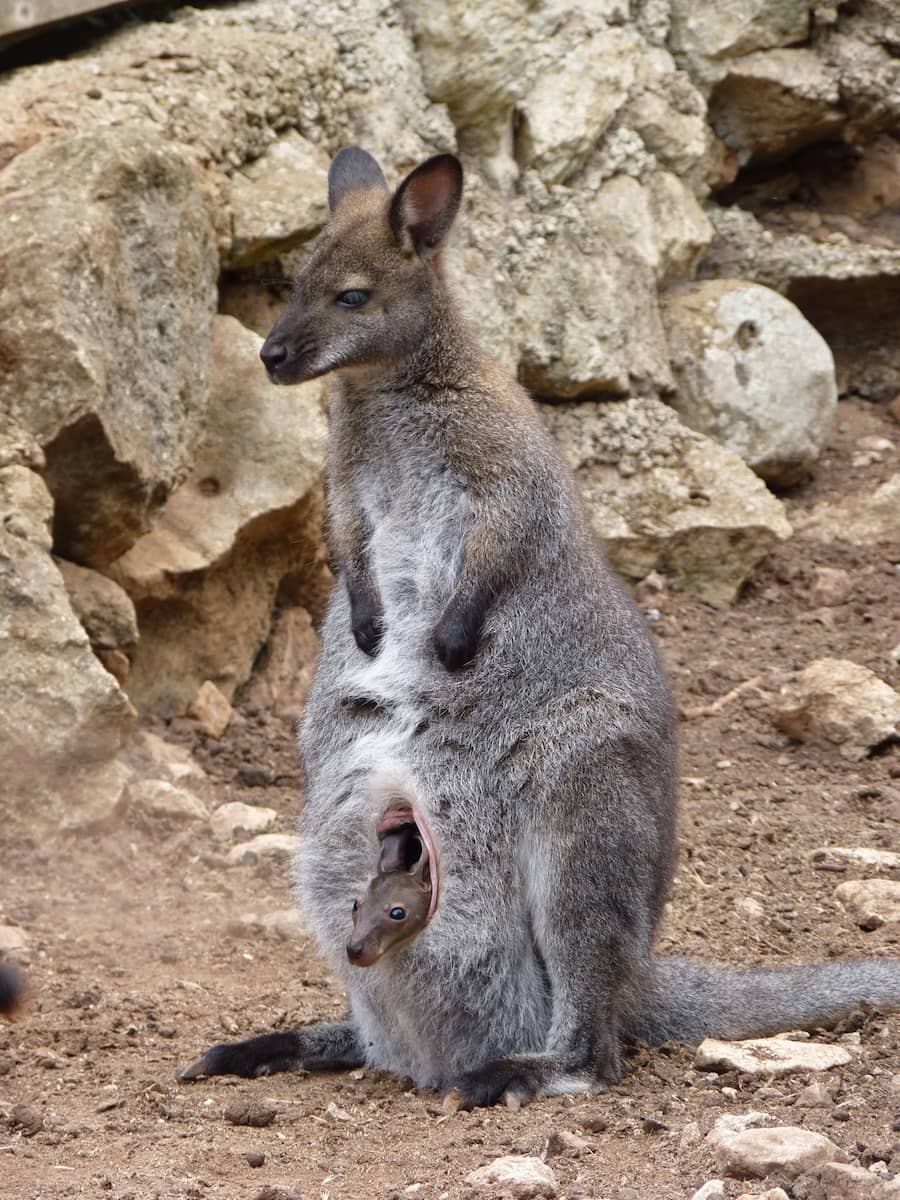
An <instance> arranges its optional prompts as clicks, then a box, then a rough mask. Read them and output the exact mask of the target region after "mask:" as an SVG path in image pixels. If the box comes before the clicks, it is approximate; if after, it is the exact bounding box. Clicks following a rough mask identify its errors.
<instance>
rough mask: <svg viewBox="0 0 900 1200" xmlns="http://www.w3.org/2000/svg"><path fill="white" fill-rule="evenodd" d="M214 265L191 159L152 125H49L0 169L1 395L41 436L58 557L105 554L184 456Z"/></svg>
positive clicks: (140, 523)
mask: <svg viewBox="0 0 900 1200" xmlns="http://www.w3.org/2000/svg"><path fill="white" fill-rule="evenodd" d="M0 103H2V98H0ZM0 111H2V110H0ZM216 269H217V260H216V253H215V240H214V237H213V230H212V224H211V221H210V218H209V214H208V212H207V209H206V206H205V204H204V200H203V196H202V194H201V191H200V188H199V187H198V184H197V180H196V178H195V176H194V172H193V170H192V168H191V165H190V163H189V162H188V161H187V160H186V158H185V157H184V155H183V154H182V153H181V152H180V151H179V150H178V149H177V148H175V147H172V146H168V145H166V144H165V143H164V142H163V141H162V140H161V139H160V138H158V137H154V136H153V135H152V134H151V133H150V132H149V131H148V132H147V134H146V135H145V136H142V137H141V138H140V139H135V137H134V135H133V134H132V133H130V132H128V131H121V130H103V131H102V132H101V131H93V132H90V133H83V134H79V135H77V136H74V137H70V138H63V137H55V138H47V139H45V140H44V141H42V142H40V143H38V144H37V145H36V146H34V147H33V148H31V149H29V150H26V151H25V152H24V153H22V154H20V155H19V156H18V157H17V158H15V159H14V160H13V161H12V163H10V165H9V166H8V167H7V168H6V169H5V170H4V171H3V172H2V174H0V277H2V278H3V279H4V280H6V281H7V283H6V285H5V286H4V288H3V289H2V292H0V327H2V334H0V358H2V360H3V362H4V365H5V368H6V369H5V370H4V371H3V373H2V375H0V406H3V407H5V408H7V409H8V410H9V412H11V413H12V414H13V416H15V417H16V418H18V420H19V421H20V422H21V423H22V424H24V425H26V426H27V428H28V429H29V430H30V431H31V433H33V434H34V436H35V437H36V438H37V440H38V441H39V442H40V444H41V445H42V446H43V448H44V451H45V454H46V458H47V465H46V471H45V477H46V480H47V484H48V486H49V488H50V491H51V493H52V494H53V497H54V499H55V501H56V508H55V517H54V531H53V533H54V545H55V548H56V550H57V551H58V552H59V553H60V554H62V555H63V556H64V557H66V558H70V559H73V560H74V561H76V562H81V563H85V564H88V565H92V566H103V565H105V564H106V563H108V562H110V561H112V559H114V558H116V557H118V555H119V554H121V553H123V552H124V551H125V550H127V549H128V547H129V546H130V545H131V544H132V543H133V542H134V541H135V540H136V538H137V537H138V536H139V535H140V534H141V533H143V532H144V531H146V530H147V529H148V528H149V527H150V524H151V523H152V521H153V518H154V517H155V516H156V514H157V513H158V511H159V510H160V508H161V507H162V505H163V503H164V502H165V499H166V497H167V496H168V494H169V492H170V491H171V490H172V488H173V486H174V484H175V482H176V480H177V479H178V477H179V475H180V474H181V473H183V471H184V470H185V468H186V466H187V465H188V463H189V462H190V460H191V455H192V452H193V450H194V446H195V444H196V442H197V440H198V438H199V436H200V434H201V432H202V429H203V424H204V418H205V411H206V392H207V387H208V377H209V339H208V330H209V325H210V321H211V318H212V314H213V311H214V309H215V286H214V285H215V276H216Z"/></svg>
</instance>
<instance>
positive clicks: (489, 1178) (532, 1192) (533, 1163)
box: [466, 1154, 557, 1197]
mask: <svg viewBox="0 0 900 1200" xmlns="http://www.w3.org/2000/svg"><path fill="white" fill-rule="evenodd" d="M466 1183H467V1184H468V1185H469V1186H470V1187H473V1188H477V1189H478V1190H479V1191H482V1192H494V1193H497V1192H498V1191H499V1192H511V1193H512V1195H514V1196H517V1197H530V1196H555V1195H556V1192H557V1183H556V1176H555V1175H554V1173H553V1171H552V1170H551V1169H550V1167H548V1166H547V1164H546V1163H545V1162H542V1161H541V1160H540V1159H539V1158H531V1157H528V1156H527V1155H524V1154H506V1155H504V1156H503V1157H502V1158H495V1159H494V1161H493V1162H491V1163H488V1164H487V1166H484V1167H479V1168H478V1170H477V1171H470V1172H469V1174H468V1175H467V1176H466Z"/></svg>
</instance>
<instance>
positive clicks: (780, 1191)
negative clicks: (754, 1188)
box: [737, 1187, 791, 1200]
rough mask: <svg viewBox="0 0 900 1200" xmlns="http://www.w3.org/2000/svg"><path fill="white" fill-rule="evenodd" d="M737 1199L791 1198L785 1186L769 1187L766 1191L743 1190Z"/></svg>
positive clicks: (773, 1199) (770, 1199) (783, 1199)
mask: <svg viewBox="0 0 900 1200" xmlns="http://www.w3.org/2000/svg"><path fill="white" fill-rule="evenodd" d="M737 1200H791V1198H790V1196H789V1195H788V1194H787V1192H786V1191H785V1190H784V1188H780V1187H776V1188H767V1189H766V1191H764V1192H741V1194H740V1195H739V1196H738V1198H737Z"/></svg>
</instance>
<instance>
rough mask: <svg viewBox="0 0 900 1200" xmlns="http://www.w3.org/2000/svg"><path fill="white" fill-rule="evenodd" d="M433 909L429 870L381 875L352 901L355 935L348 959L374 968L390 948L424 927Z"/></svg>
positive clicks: (359, 965) (349, 946)
mask: <svg viewBox="0 0 900 1200" xmlns="http://www.w3.org/2000/svg"><path fill="white" fill-rule="evenodd" d="M430 906H431V882H430V879H429V878H428V872H427V869H424V870H413V871H410V872H407V871H393V872H391V873H390V874H388V875H383V874H380V873H379V874H378V875H376V876H375V878H374V879H373V880H372V882H371V883H370V884H369V886H368V887H367V888H366V890H365V892H363V894H362V895H361V896H360V897H359V899H357V900H354V901H353V933H352V934H351V935H350V939H349V941H348V942H347V958H348V959H349V960H350V962H351V963H352V964H353V966H354V967H371V966H372V965H373V964H374V963H376V962H378V960H379V958H381V956H382V955H383V954H385V953H386V952H387V951H388V950H390V949H391V947H393V946H396V945H398V944H399V943H400V942H405V941H408V940H409V939H410V938H412V937H415V935H416V934H417V933H421V931H422V930H423V929H424V928H425V926H426V924H427V923H428V914H429V908H430Z"/></svg>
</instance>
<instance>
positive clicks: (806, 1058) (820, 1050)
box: [694, 1037, 851, 1079]
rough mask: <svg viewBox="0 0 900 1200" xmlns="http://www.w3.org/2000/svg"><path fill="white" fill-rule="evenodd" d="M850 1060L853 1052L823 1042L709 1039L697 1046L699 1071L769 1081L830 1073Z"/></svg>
mask: <svg viewBox="0 0 900 1200" xmlns="http://www.w3.org/2000/svg"><path fill="white" fill-rule="evenodd" d="M850 1061H851V1055H850V1052H849V1051H848V1050H846V1049H845V1048H844V1047H843V1046H834V1045H829V1044H826V1043H824V1042H795V1041H790V1040H789V1039H787V1038H777V1037H770V1038H754V1039H751V1040H747V1041H741V1042H722V1041H718V1040H716V1039H715V1038H706V1039H705V1040H704V1041H702V1042H701V1043H700V1045H699V1046H698V1047H697V1053H696V1056H695V1058H694V1066H695V1068H696V1069H697V1070H698V1071H710V1070H712V1071H740V1072H741V1073H742V1074H745V1075H751V1076H753V1077H754V1078H757V1079H759V1078H762V1079H767V1078H769V1077H771V1076H778V1075H792V1074H794V1072H796V1071H827V1070H829V1069H830V1068H831V1067H841V1066H845V1065H846V1064H847V1063H848V1062H850Z"/></svg>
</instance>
